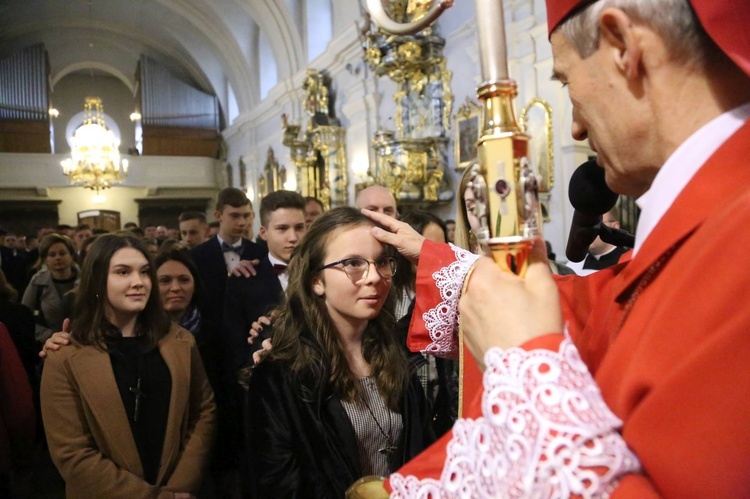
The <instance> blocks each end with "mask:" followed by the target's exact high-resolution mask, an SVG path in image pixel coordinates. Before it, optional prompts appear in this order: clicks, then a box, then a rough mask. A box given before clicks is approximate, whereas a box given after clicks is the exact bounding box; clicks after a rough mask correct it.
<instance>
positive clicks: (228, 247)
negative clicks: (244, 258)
mask: <svg viewBox="0 0 750 499" xmlns="http://www.w3.org/2000/svg"><path fill="white" fill-rule="evenodd" d="M221 251H223V252H224V253H226V252H227V251H234V252H235V253H237V254H238V255H242V245H241V244H240V245H239V246H232V245H231V244H227V243H221Z"/></svg>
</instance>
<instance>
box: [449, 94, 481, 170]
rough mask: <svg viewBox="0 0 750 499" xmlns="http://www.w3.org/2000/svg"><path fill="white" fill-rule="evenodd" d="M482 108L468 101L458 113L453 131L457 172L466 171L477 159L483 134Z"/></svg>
mask: <svg viewBox="0 0 750 499" xmlns="http://www.w3.org/2000/svg"><path fill="white" fill-rule="evenodd" d="M481 119H482V107H481V106H480V105H479V104H477V103H476V102H473V101H470V100H469V99H467V100H466V102H465V103H464V104H462V105H461V107H459V108H458V110H457V111H456V115H455V117H454V123H453V130H454V138H453V151H454V155H455V157H456V170H459V171H460V170H464V169H466V167H467V166H469V164H470V163H471V162H472V161H474V160H476V159H477V141H478V140H479V134H480V133H481V126H482V123H481Z"/></svg>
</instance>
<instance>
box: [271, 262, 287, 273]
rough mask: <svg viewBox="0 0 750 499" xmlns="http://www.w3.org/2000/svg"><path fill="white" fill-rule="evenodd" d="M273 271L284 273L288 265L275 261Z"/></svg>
mask: <svg viewBox="0 0 750 499" xmlns="http://www.w3.org/2000/svg"><path fill="white" fill-rule="evenodd" d="M273 271H274V272H276V275H279V274H283V273H284V272H286V265H282V264H280V263H275V264H274V265H273Z"/></svg>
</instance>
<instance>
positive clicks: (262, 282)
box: [222, 255, 284, 372]
mask: <svg viewBox="0 0 750 499" xmlns="http://www.w3.org/2000/svg"><path fill="white" fill-rule="evenodd" d="M256 270H257V272H258V273H257V275H255V276H253V277H235V276H232V277H229V278H228V279H227V290H226V296H225V299H224V324H223V332H222V335H223V336H224V338H225V342H226V347H227V349H228V350H227V352H225V362H227V364H228V366H230V367H229V369H231V370H232V371H234V372H237V371H238V370H239V369H240V368H242V367H244V366H245V365H248V364H250V363H252V362H250V354H251V353H252V352H253V351H255V350H258V349H259V348H260V341H254V342H253V345H250V344H248V342H247V338H248V332H249V331H250V327H251V326H252V324H253V321H256V320H258V317H261V316H263V315H268V313H269V312H270V311H271V310H273V309H274V308H276V306H278V305H279V304H280V303H281V301H282V299H283V297H284V291H283V289H282V288H281V283H280V282H279V278H278V277H277V276H276V272H275V271H274V270H273V265H271V262H270V261H269V260H268V255H266V256H264V257H263V259H261V261H260V264H259V265H258V266H257V267H256Z"/></svg>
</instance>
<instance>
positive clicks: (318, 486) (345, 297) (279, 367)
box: [247, 208, 433, 498]
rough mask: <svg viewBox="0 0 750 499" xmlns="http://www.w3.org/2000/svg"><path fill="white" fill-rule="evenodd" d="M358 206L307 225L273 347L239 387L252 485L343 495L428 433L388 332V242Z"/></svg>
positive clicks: (406, 454)
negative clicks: (244, 402) (244, 396)
mask: <svg viewBox="0 0 750 499" xmlns="http://www.w3.org/2000/svg"><path fill="white" fill-rule="evenodd" d="M373 226H374V224H373V223H372V222H371V221H370V220H369V219H368V218H367V217H365V216H364V215H362V214H361V213H359V211H358V210H355V209H353V208H337V209H334V210H331V211H330V212H328V213H326V214H324V215H322V216H321V217H320V218H318V219H317V220H316V221H315V223H314V224H312V225H311V226H310V229H309V232H308V233H307V234H306V235H305V237H304V239H303V240H302V242H301V243H300V244H299V246H298V249H297V252H296V256H295V257H294V258H292V261H291V263H290V265H289V269H288V273H289V286H288V288H287V291H286V295H287V303H286V304H285V305H284V306H282V307H280V308H279V309H278V315H277V317H276V319H275V320H274V325H273V334H272V339H273V344H274V346H273V349H272V350H271V352H270V354H269V356H268V358H267V359H266V360H264V361H263V362H262V363H261V364H259V365H258V366H257V367H256V368H254V369H253V371H252V377H251V379H250V385H249V390H248V406H249V407H248V409H249V410H248V414H247V421H248V425H247V426H248V428H249V430H248V433H249V442H248V449H249V461H250V462H249V466H248V469H249V470H250V473H251V475H252V476H251V482H252V484H253V488H254V490H251V491H249V493H250V495H251V496H252V497H316V498H327V497H331V498H341V497H343V496H344V493H345V491H346V490H347V488H348V487H350V486H351V485H352V484H353V483H354V482H355V481H356V480H358V479H360V478H362V477H364V476H368V475H380V476H387V475H388V474H389V473H390V472H391V471H393V470H395V469H397V468H398V467H399V466H401V464H402V463H405V462H406V461H408V460H409V459H411V458H412V457H414V456H416V455H417V454H418V453H419V452H421V451H422V450H423V449H424V448H425V447H426V446H427V445H428V444H429V443H431V441H432V440H433V437H432V431H431V429H430V422H429V415H428V413H427V411H426V408H425V401H424V394H423V393H422V389H421V387H420V385H419V382H418V381H417V379H416V376H414V375H413V374H412V373H410V372H409V369H408V363H407V359H406V355H405V353H404V348H403V344H402V342H401V341H400V340H399V338H398V337H397V335H396V333H395V329H394V325H395V320H394V318H393V313H392V307H393V304H392V301H393V300H392V298H390V296H391V295H390V293H389V291H390V287H391V281H392V279H393V275H394V273H395V272H396V266H395V259H394V258H393V257H392V256H390V255H389V251H388V248H387V247H386V246H384V245H383V244H381V243H379V242H378V241H377V240H376V239H375V238H374V237H373V236H372V235H371V233H370V231H371V229H372V228H373Z"/></svg>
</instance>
